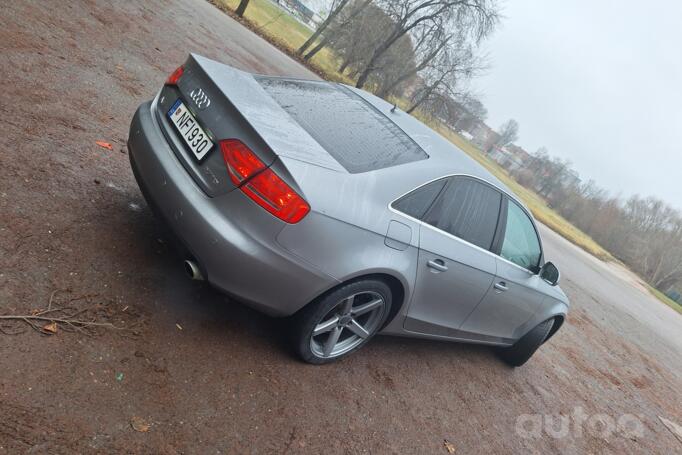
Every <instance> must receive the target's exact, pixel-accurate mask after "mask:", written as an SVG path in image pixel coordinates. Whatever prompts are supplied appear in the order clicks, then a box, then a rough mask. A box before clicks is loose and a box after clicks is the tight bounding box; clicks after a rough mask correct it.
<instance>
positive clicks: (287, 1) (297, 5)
mask: <svg viewBox="0 0 682 455" xmlns="http://www.w3.org/2000/svg"><path fill="white" fill-rule="evenodd" d="M276 3H277V4H278V5H280V6H283V7H284V8H286V9H287V10H289V11H290V12H291V13H292V14H293V15H294V16H296V17H297V18H298V19H299V20H300V21H302V22H305V23H306V24H308V25H309V26H310V27H313V28H315V27H317V25H318V24H319V23H321V22H322V18H321V17H320V15H319V14H317V13H316V12H315V11H313V10H312V9H310V8H308V6H307V5H306V4H304V3H303V2H301V1H300V0H279V1H277V2H276Z"/></svg>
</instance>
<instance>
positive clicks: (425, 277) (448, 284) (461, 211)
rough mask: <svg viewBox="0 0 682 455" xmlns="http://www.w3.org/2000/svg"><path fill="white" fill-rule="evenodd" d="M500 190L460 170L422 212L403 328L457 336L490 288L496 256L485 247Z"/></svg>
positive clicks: (497, 210) (490, 240)
mask: <svg viewBox="0 0 682 455" xmlns="http://www.w3.org/2000/svg"><path fill="white" fill-rule="evenodd" d="M501 203H502V194H501V193H500V192H499V191H498V190H497V189H495V188H493V187H492V186H489V185H487V184H486V183H483V182H482V181H479V180H477V179H474V178H471V177H464V176H455V177H450V178H449V179H448V181H447V184H446V185H445V187H444V188H443V189H442V191H441V192H440V194H439V196H438V198H437V199H436V200H435V202H434V203H433V204H432V205H431V207H430V208H429V209H428V211H427V212H426V213H425V214H424V215H423V216H422V217H421V221H422V223H421V225H420V233H419V260H418V268H417V279H416V285H415V291H414V295H413V298H412V303H411V305H410V307H409V309H408V313H407V318H406V320H405V328H406V329H407V330H410V331H413V332H419V333H425V334H432V335H440V336H446V337H451V338H462V334H461V333H460V332H459V330H458V329H459V327H460V326H461V325H462V323H463V322H464V321H465V320H466V318H467V316H469V314H470V313H471V312H472V310H473V309H474V308H475V307H476V305H478V303H479V302H481V300H482V299H483V297H484V296H485V295H486V293H487V292H488V290H489V289H490V287H491V285H492V283H493V279H494V277H495V273H496V267H497V264H496V258H495V255H493V254H492V253H491V252H490V249H491V247H492V243H493V239H494V237H495V233H496V230H497V227H498V220H499V215H500V209H501Z"/></svg>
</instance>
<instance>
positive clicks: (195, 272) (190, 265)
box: [184, 259, 204, 281]
mask: <svg viewBox="0 0 682 455" xmlns="http://www.w3.org/2000/svg"><path fill="white" fill-rule="evenodd" d="M184 264H185V271H186V272H187V274H188V275H189V277H190V278H191V279H193V280H197V281H204V276H203V275H202V274H201V270H199V266H198V265H197V263H196V262H194V261H190V260H189V259H187V260H185V262H184Z"/></svg>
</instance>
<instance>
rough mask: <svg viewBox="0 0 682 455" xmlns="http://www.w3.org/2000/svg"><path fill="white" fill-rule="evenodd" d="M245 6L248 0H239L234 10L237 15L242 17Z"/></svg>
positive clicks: (247, 4)
mask: <svg viewBox="0 0 682 455" xmlns="http://www.w3.org/2000/svg"><path fill="white" fill-rule="evenodd" d="M247 6H249V0H241V1H240V2H239V6H237V9H236V10H235V13H236V14H237V16H239V17H244V11H246V7H247Z"/></svg>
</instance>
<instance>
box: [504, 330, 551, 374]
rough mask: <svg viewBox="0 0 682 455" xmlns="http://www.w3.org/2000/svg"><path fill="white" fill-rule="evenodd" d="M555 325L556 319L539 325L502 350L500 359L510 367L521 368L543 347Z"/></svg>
mask: <svg viewBox="0 0 682 455" xmlns="http://www.w3.org/2000/svg"><path fill="white" fill-rule="evenodd" d="M553 325H554V319H548V320H546V321H545V322H543V323H541V324H538V325H537V326H535V328H534V329H532V330H531V331H530V332H528V333H527V334H525V335H524V336H522V337H521V338H520V339H519V340H518V341H517V342H516V343H514V345H512V346H510V347H508V348H500V349H499V350H498V351H497V353H498V355H499V357H500V358H501V359H502V360H503V361H504V362H505V363H507V364H508V365H511V366H513V367H520V366H521V365H523V364H524V363H526V362H527V361H528V359H530V358H531V357H532V356H533V354H535V351H537V350H538V348H539V347H540V346H542V343H544V342H545V340H546V339H547V335H549V331H550V330H552V326H553Z"/></svg>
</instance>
